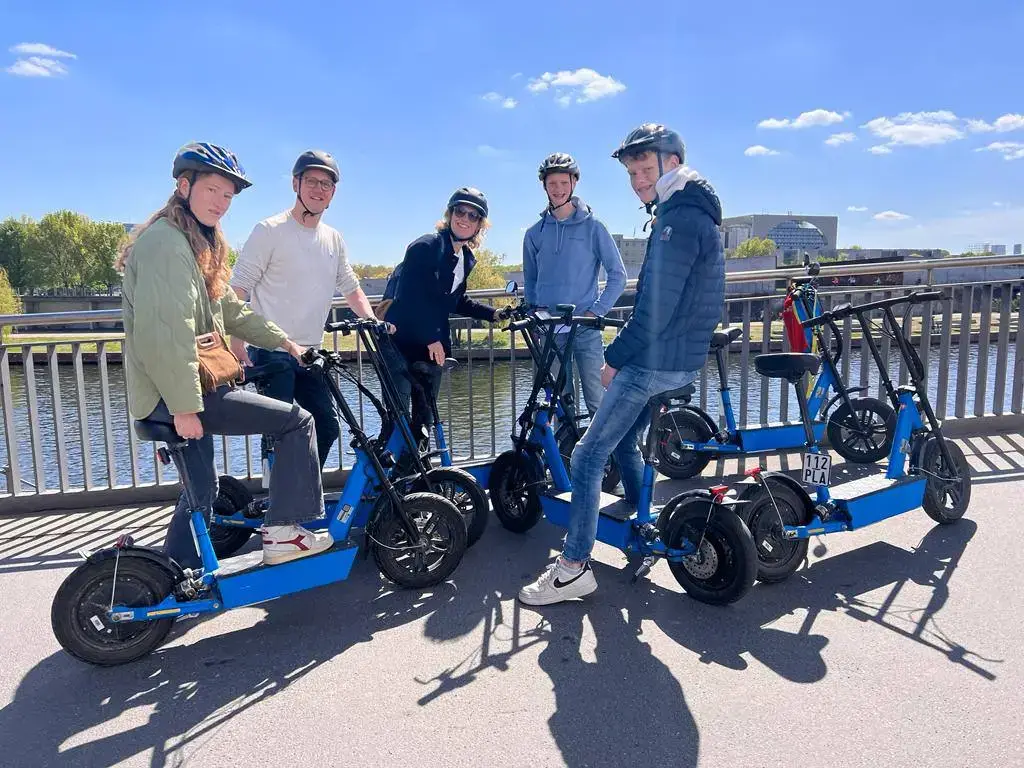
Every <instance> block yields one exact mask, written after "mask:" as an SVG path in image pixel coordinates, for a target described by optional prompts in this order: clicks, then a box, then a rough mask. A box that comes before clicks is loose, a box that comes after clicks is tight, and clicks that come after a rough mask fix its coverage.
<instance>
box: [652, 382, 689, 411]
mask: <svg viewBox="0 0 1024 768" xmlns="http://www.w3.org/2000/svg"><path fill="white" fill-rule="evenodd" d="M696 391H697V388H696V387H695V386H693V384H687V385H686V386H685V387H679V389H670V390H668V391H667V392H659V393H658V394H656V395H655V396H654V397H652V398H651V399H650V402H651V404H652V405H653V406H655V407H658V406H659V405H665V406H671V405H672V401H673V400H683V401H685V402H687V403H688V402H690V398H692V397H693V395H694V393H695V392H696Z"/></svg>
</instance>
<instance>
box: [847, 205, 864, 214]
mask: <svg viewBox="0 0 1024 768" xmlns="http://www.w3.org/2000/svg"><path fill="white" fill-rule="evenodd" d="M867 209H868V207H867V206H866V205H848V206H846V210H848V211H853V212H854V213H863V212H864V211H866V210H867Z"/></svg>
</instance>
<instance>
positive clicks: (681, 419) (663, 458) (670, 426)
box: [654, 409, 712, 480]
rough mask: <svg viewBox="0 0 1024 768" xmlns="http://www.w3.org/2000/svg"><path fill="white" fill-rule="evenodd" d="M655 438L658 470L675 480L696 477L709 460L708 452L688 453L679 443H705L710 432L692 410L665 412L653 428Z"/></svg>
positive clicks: (704, 422)
mask: <svg viewBox="0 0 1024 768" xmlns="http://www.w3.org/2000/svg"><path fill="white" fill-rule="evenodd" d="M654 429H655V430H656V431H655V434H656V435H657V437H658V439H657V447H656V448H655V451H656V453H657V455H658V471H659V472H660V473H661V474H663V475H666V476H667V477H671V478H673V479H675V480H685V479H686V478H688V477H696V476H697V475H699V474H700V473H701V472H703V471H704V467H706V466H707V465H708V462H709V461H711V454H710V453H702V452H699V451H691V450H689V449H687V448H683V447H682V446H681V445H680V443H681V442H683V441H686V442H690V443H706V442H708V441H709V440H711V436H712V431H711V428H710V427H708V424H707V422H706V421H704V419H702V418H701V417H700V416H699V415H698V414H696V413H694V412H693V411H687V410H683V409H678V410H672V411H667V412H665V413H663V414H662V415H661V416H660V417H659V418H658V422H657V424H656V426H655V427H654Z"/></svg>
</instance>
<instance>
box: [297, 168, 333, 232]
mask: <svg viewBox="0 0 1024 768" xmlns="http://www.w3.org/2000/svg"><path fill="white" fill-rule="evenodd" d="M304 176H305V174H299V191H298V192H296V193H295V198H296V199H297V200H298V201H299V205H301V206H302V209H303V212H302V220H303V221H305V220H306V217H307V216H312V217H313V218H316V217H318V216H323V215H324V211H326V210H327V209H328V208H330V207H331V206H330V204H328V205H325V206H324V210H323V211H320V213H313V212H312V211H311V210H309V206H308V205H306V201H305V200H303V199H302V179H303V177H304Z"/></svg>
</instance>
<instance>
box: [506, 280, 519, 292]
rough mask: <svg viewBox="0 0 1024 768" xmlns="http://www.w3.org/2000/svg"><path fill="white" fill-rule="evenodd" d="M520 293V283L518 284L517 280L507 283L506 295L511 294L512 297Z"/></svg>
mask: <svg viewBox="0 0 1024 768" xmlns="http://www.w3.org/2000/svg"><path fill="white" fill-rule="evenodd" d="M518 291H519V283H517V282H516V281H515V280H509V281H508V282H507V283H505V293H507V294H509V295H510V296H514V295H515V294H516V293H517V292H518Z"/></svg>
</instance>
